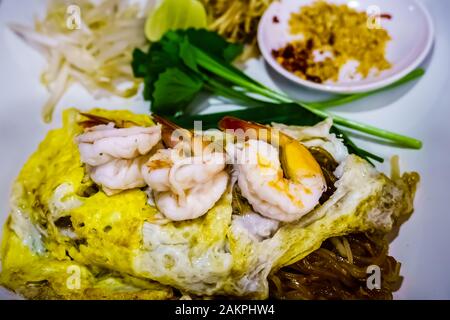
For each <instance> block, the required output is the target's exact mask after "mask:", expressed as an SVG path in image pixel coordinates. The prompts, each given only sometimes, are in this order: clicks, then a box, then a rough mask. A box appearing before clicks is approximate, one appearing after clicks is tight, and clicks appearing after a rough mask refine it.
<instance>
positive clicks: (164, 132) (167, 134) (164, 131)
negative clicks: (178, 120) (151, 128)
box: [152, 114, 192, 148]
mask: <svg viewBox="0 0 450 320" xmlns="http://www.w3.org/2000/svg"><path fill="white" fill-rule="evenodd" d="M152 118H153V120H155V121H156V122H157V123H159V124H160V125H161V138H162V141H163V142H164V144H165V145H166V146H167V147H168V148H175V146H176V145H177V144H178V143H179V142H180V137H182V138H184V139H189V140H190V139H191V138H192V134H191V132H190V131H189V130H187V129H184V128H182V127H180V126H179V125H177V124H175V123H173V122H172V121H170V120H168V119H166V118H164V117H161V116H159V115H157V114H152ZM174 132H177V134H176V135H175V134H174Z"/></svg>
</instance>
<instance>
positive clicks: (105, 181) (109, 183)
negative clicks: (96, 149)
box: [89, 156, 148, 195]
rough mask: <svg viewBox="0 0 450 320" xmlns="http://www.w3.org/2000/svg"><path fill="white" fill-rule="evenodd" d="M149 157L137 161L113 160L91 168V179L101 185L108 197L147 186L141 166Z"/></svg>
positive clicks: (142, 157) (138, 158)
mask: <svg viewBox="0 0 450 320" xmlns="http://www.w3.org/2000/svg"><path fill="white" fill-rule="evenodd" d="M147 159H148V156H141V157H137V158H135V159H113V160H111V161H109V162H107V163H104V164H102V165H99V166H95V167H89V174H90V176H91V179H92V180H93V181H94V182H95V183H97V184H98V185H100V186H101V187H102V189H103V191H104V192H105V193H106V194H107V195H113V194H116V193H119V192H121V191H123V190H127V189H133V188H140V187H144V186H145V181H144V178H143V177H142V173H141V166H142V165H143V164H144V163H145V162H146V161H147Z"/></svg>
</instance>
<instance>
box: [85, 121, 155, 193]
mask: <svg viewBox="0 0 450 320" xmlns="http://www.w3.org/2000/svg"><path fill="white" fill-rule="evenodd" d="M83 115H84V116H86V117H88V119H89V120H87V121H85V122H83V123H80V125H82V126H83V127H85V132H84V133H83V134H81V135H79V136H78V137H77V138H76V141H77V142H78V149H79V151H80V156H81V161H82V162H83V163H85V164H86V168H87V171H88V173H89V175H90V177H91V179H92V180H93V181H94V182H95V183H97V184H98V185H100V186H101V187H102V189H103V191H104V192H105V193H106V194H108V195H112V194H115V193H118V192H120V191H123V190H127V189H133V188H139V187H144V186H145V181H144V178H143V177H142V172H141V167H142V165H143V164H144V163H145V162H146V161H147V160H148V158H149V155H148V154H149V152H150V151H151V150H152V149H153V147H155V146H156V145H157V144H158V143H159V141H160V140H161V126H159V125H158V126H153V127H140V126H137V125H135V124H134V123H131V122H126V123H125V122H122V123H119V122H117V121H109V120H108V119H106V118H102V117H97V116H93V115H88V114H83ZM108 121H109V122H108ZM121 124H122V125H126V126H127V127H126V128H122V127H116V126H118V125H121Z"/></svg>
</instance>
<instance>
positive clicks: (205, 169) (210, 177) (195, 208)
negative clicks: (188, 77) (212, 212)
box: [142, 120, 228, 221]
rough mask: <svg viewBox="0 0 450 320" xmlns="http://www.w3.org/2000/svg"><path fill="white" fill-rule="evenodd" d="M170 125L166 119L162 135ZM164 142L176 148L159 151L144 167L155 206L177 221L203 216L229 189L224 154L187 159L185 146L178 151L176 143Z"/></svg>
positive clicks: (211, 154)
mask: <svg viewBox="0 0 450 320" xmlns="http://www.w3.org/2000/svg"><path fill="white" fill-rule="evenodd" d="M168 125H170V123H169V122H167V121H166V120H165V123H164V126H163V132H166V133H167V126H168ZM163 135H164V134H163ZM165 136H166V138H168V135H165ZM164 141H166V144H167V141H169V142H170V144H169V145H170V146H173V147H174V148H170V149H160V150H158V151H157V152H156V153H155V154H154V155H153V156H152V157H151V158H150V159H149V161H148V162H147V164H146V166H144V167H143V168H142V175H143V177H144V180H145V182H146V183H147V184H148V186H149V187H150V188H151V189H152V190H153V196H154V201H155V204H156V206H157V207H158V209H159V210H160V211H161V213H163V214H164V216H165V217H166V218H168V219H170V220H175V221H179V220H189V219H195V218H197V217H200V216H202V215H204V214H205V213H206V212H208V210H209V209H211V208H212V207H213V206H214V204H215V203H216V202H217V201H218V200H219V199H220V197H221V196H222V194H223V193H224V192H225V190H226V187H227V184H228V174H227V173H226V172H225V153H222V152H209V153H208V152H205V153H202V154H201V155H195V154H194V155H193V156H186V155H185V153H184V151H185V149H184V148H185V147H186V144H185V145H183V146H181V147H180V148H177V145H176V143H175V142H174V141H173V140H170V139H164ZM188 145H189V144H188ZM178 146H179V145H178ZM189 154H190V153H189Z"/></svg>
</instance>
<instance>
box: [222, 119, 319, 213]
mask: <svg viewBox="0 0 450 320" xmlns="http://www.w3.org/2000/svg"><path fill="white" fill-rule="evenodd" d="M220 127H221V128H222V129H234V130H236V129H242V130H244V131H245V130H248V129H254V131H255V132H256V135H255V136H254V137H253V138H252V139H250V140H247V141H246V142H244V143H241V144H240V145H238V147H237V150H236V152H235V157H236V158H235V161H236V162H235V165H234V168H235V169H236V170H237V171H238V178H237V182H238V185H239V188H240V189H241V193H242V195H243V196H244V197H245V198H246V199H247V200H248V202H249V203H250V205H251V206H252V207H253V209H254V210H255V211H256V212H258V213H260V214H261V215H263V216H265V217H268V218H272V219H275V220H279V221H285V222H290V221H294V220H297V219H299V218H301V217H302V216H304V215H305V214H307V213H308V212H310V211H311V210H313V209H314V207H315V206H316V205H317V204H318V203H319V199H320V197H321V195H322V193H323V191H324V190H325V187H326V185H325V179H324V177H323V174H322V171H321V169H320V166H319V165H318V163H317V162H316V160H315V159H314V158H313V156H312V155H311V153H310V152H309V151H308V149H306V148H305V147H304V146H303V145H302V144H301V143H300V142H299V141H297V140H294V139H292V138H290V137H288V136H286V135H284V134H282V133H279V136H278V141H276V142H275V141H271V140H273V137H272V136H273V134H274V133H277V132H275V131H274V130H271V129H269V128H266V127H264V126H261V125H257V124H253V123H249V122H246V121H242V120H239V119H235V118H230V117H226V118H224V119H222V121H221V122H220ZM261 129H266V130H267V131H266V136H267V138H268V141H270V142H271V143H269V142H266V141H263V140H258V139H259V137H260V132H261ZM275 143H277V144H278V146H279V147H280V150H281V158H282V161H283V165H284V169H285V170H284V171H283V168H282V166H281V162H280V152H279V151H278V150H277V148H276V147H275V146H274V145H273V144H275Z"/></svg>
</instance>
